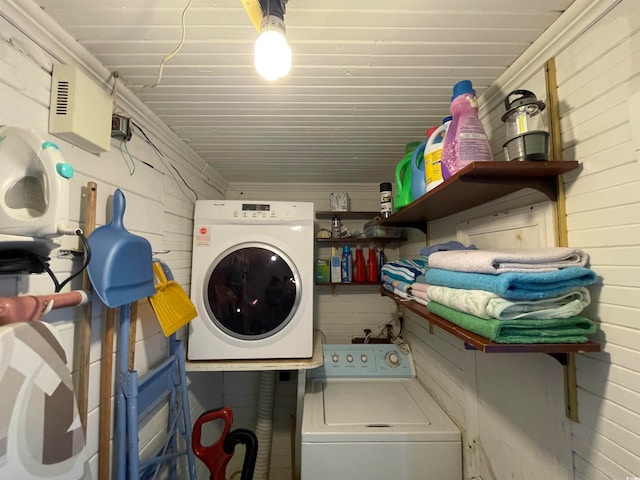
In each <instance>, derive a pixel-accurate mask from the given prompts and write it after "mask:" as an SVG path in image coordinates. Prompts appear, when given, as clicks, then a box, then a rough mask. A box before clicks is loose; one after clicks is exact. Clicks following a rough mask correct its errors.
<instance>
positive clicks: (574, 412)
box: [544, 58, 580, 422]
mask: <svg viewBox="0 0 640 480" xmlns="http://www.w3.org/2000/svg"><path fill="white" fill-rule="evenodd" d="M544 71H545V84H546V87H547V102H548V105H547V113H548V117H549V133H550V135H551V138H550V140H551V142H550V160H551V161H554V162H561V161H562V132H561V129H560V100H559V97H558V81H557V78H556V61H555V58H550V59H549V60H547V62H546V63H545V65H544ZM556 185H557V186H556V191H557V194H556V199H555V201H554V202H553V203H554V210H555V216H556V222H555V224H556V244H557V245H558V246H559V247H567V246H569V234H568V231H567V209H566V205H565V201H566V196H565V189H564V179H563V177H562V175H559V176H558V178H557V180H556ZM562 369H563V376H564V397H565V410H566V415H567V418H569V419H571V420H573V421H574V422H579V421H580V417H579V416H578V392H577V389H578V387H577V373H576V358H575V353H569V354H567V362H566V364H565V365H563V366H562Z"/></svg>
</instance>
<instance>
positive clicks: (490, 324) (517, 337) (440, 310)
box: [427, 302, 596, 343]
mask: <svg viewBox="0 0 640 480" xmlns="http://www.w3.org/2000/svg"><path fill="white" fill-rule="evenodd" d="M427 308H428V309H429V311H430V312H432V313H434V314H436V315H438V316H440V317H442V318H444V319H445V320H448V321H450V322H451V323H455V324H456V325H458V326H460V327H462V328H464V329H465V330H469V331H470V332H473V333H475V334H477V335H480V336H482V337H485V338H488V339H489V340H493V341H494V342H497V343H585V342H587V341H589V339H588V338H587V335H589V334H591V333H594V332H595V331H596V325H595V323H594V322H593V321H591V320H589V319H588V318H586V317H582V316H579V315H576V316H573V317H569V318H549V319H543V320H538V319H519V320H496V319H489V320H486V319H484V318H480V317H476V316H474V315H469V314H468V313H463V312H459V311H458V310H454V309H452V308H449V307H445V306H444V305H442V304H440V303H437V302H429V304H428V305H427Z"/></svg>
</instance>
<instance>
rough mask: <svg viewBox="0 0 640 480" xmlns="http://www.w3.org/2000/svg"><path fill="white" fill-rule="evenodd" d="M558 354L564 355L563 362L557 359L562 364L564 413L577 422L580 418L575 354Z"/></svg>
mask: <svg viewBox="0 0 640 480" xmlns="http://www.w3.org/2000/svg"><path fill="white" fill-rule="evenodd" d="M558 355H560V356H564V357H565V358H564V361H565V363H562V361H560V360H558V361H560V363H561V364H562V371H563V376H564V405H565V414H566V416H567V418H569V419H570V420H573V421H574V422H576V423H577V422H579V421H580V418H579V416H578V380H577V373H576V354H575V353H561V354H558ZM552 356H554V355H552Z"/></svg>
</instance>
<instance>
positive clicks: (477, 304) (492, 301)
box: [427, 285, 591, 320]
mask: <svg viewBox="0 0 640 480" xmlns="http://www.w3.org/2000/svg"><path fill="white" fill-rule="evenodd" d="M427 297H428V299H429V300H431V301H434V302H437V303H440V304H442V305H444V306H446V307H449V308H452V309H454V310H458V311H460V312H464V313H468V314H470V315H474V316H476V317H480V318H485V319H490V318H496V319H498V320H515V319H518V318H532V319H539V320H543V319H549V318H569V317H572V316H574V315H578V314H579V313H580V312H582V310H583V309H584V308H585V307H586V306H587V305H589V303H590V302H591V297H590V295H589V291H588V290H587V289H586V288H584V287H577V288H575V289H573V290H570V291H569V292H566V293H564V294H562V295H558V296H557V297H552V298H544V299H541V300H507V299H506V298H502V297H499V296H498V295H496V294H495V293H493V292H487V291H485V290H462V289H459V288H449V287H441V286H437V285H430V286H429V288H428V290H427Z"/></svg>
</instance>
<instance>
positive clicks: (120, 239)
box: [87, 189, 156, 308]
mask: <svg viewBox="0 0 640 480" xmlns="http://www.w3.org/2000/svg"><path fill="white" fill-rule="evenodd" d="M124 209H125V198H124V194H123V193H122V191H121V190H120V189H117V190H116V191H115V192H114V194H113V218H112V219H111V222H109V223H108V224H106V225H104V226H102V227H99V228H96V229H95V230H94V231H93V233H92V234H91V235H90V236H89V238H88V242H89V246H90V247H91V261H90V262H89V265H88V267H87V271H88V273H89V279H90V280H91V284H92V285H93V289H94V291H95V292H96V293H97V294H98V296H99V297H100V300H102V302H103V303H104V304H105V305H107V306H108V307H111V308H115V307H119V306H122V305H125V304H127V303H131V302H134V301H136V300H139V299H141V298H146V297H149V296H151V295H153V294H154V293H156V289H155V286H154V284H153V282H154V277H153V266H152V253H151V244H150V243H149V241H148V240H147V239H146V238H143V237H140V236H138V235H134V234H133V233H130V232H128V231H127V230H126V229H125V228H124V224H123V221H122V220H123V218H124Z"/></svg>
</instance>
